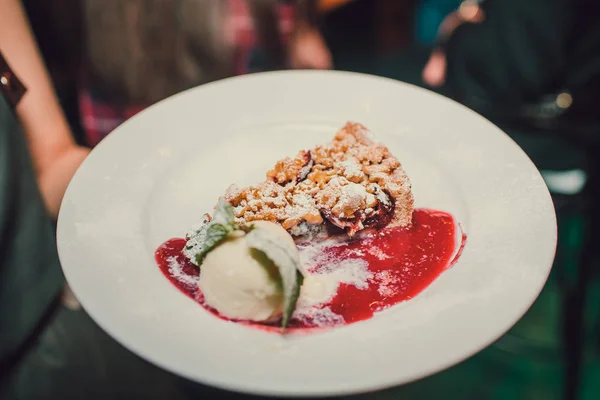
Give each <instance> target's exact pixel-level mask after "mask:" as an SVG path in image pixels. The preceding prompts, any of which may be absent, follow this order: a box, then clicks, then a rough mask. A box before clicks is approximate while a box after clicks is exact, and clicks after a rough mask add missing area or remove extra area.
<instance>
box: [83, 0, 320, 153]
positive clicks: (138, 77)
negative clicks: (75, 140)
mask: <svg viewBox="0 0 600 400" xmlns="http://www.w3.org/2000/svg"><path fill="white" fill-rule="evenodd" d="M84 1H85V7H84V9H85V13H84V14H85V25H86V29H87V35H86V38H87V39H86V46H85V48H86V50H85V51H86V54H87V70H86V76H85V81H84V85H83V91H82V95H81V99H80V111H81V116H82V121H83V127H84V130H85V132H86V134H87V139H88V143H89V144H90V145H92V146H93V145H95V144H97V143H98V142H99V141H100V140H101V139H102V138H104V137H105V136H106V135H107V134H108V133H109V132H110V131H112V130H113V129H114V128H115V127H116V126H118V125H119V124H120V123H121V122H123V121H124V120H125V119H127V118H129V117H131V116H133V115H135V114H136V113H137V112H139V111H140V110H142V109H144V108H145V107H147V106H149V105H151V104H153V103H155V102H157V101H159V100H161V99H163V98H165V97H168V96H170V95H172V94H175V93H177V92H179V91H182V90H185V89H188V88H190V87H193V86H196V85H200V84H203V83H207V82H212V81H215V80H218V79H222V78H225V77H229V76H234V75H241V74H245V73H249V72H255V71H260V70H275V69H283V68H315V69H327V68H330V67H331V65H332V61H331V55H330V54H329V50H328V49H327V47H326V45H325V41H324V40H323V38H322V36H321V34H320V32H319V29H318V27H317V21H316V19H317V7H318V4H317V2H316V1H314V0H297V1H289V0H288V1H281V0H222V1H214V0H160V1H158V0H132V1H127V2H121V1H105V0H84Z"/></svg>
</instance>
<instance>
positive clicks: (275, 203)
mask: <svg viewBox="0 0 600 400" xmlns="http://www.w3.org/2000/svg"><path fill="white" fill-rule="evenodd" d="M225 199H226V200H227V201H228V202H229V203H230V204H231V205H232V206H233V207H234V213H235V218H236V222H238V223H248V222H252V221H257V220H266V221H271V222H276V223H279V224H281V225H282V226H283V227H284V228H285V229H287V230H288V231H289V232H290V233H291V234H292V235H294V236H302V235H304V234H307V233H309V232H310V231H315V230H318V229H320V228H322V227H325V226H326V225H327V222H328V223H330V224H331V225H334V226H337V227H338V228H341V229H344V230H345V231H346V233H347V234H348V236H353V235H355V234H356V233H357V232H359V231H361V230H363V229H365V228H368V227H376V228H383V227H385V226H409V225H410V224H411V220H412V213H413V207H414V205H413V203H414V200H413V195H412V192H411V184H410V180H409V179H408V176H407V175H406V173H405V172H404V170H403V169H402V166H401V164H400V162H399V161H398V159H396V158H395V157H394V156H393V155H392V154H391V153H390V151H389V149H388V148H387V147H386V146H384V145H382V144H379V143H377V142H375V141H374V140H373V138H372V135H371V133H370V132H369V130H368V129H367V128H366V127H365V126H363V125H361V124H358V123H352V122H348V123H347V124H346V125H345V126H344V127H343V128H342V129H340V130H339V131H338V132H337V133H336V135H335V136H334V138H333V140H332V141H331V142H330V143H328V144H326V145H321V146H316V147H315V148H313V149H311V150H308V151H307V150H302V151H300V152H299V153H298V154H297V155H296V157H294V158H284V159H282V160H280V161H278V162H277V163H276V164H275V167H274V168H273V169H271V170H270V171H268V172H267V179H266V180H265V181H264V182H262V183H260V184H258V185H256V186H250V187H246V188H238V187H237V186H235V185H232V186H231V187H230V188H229V189H228V190H227V192H226V194H225Z"/></svg>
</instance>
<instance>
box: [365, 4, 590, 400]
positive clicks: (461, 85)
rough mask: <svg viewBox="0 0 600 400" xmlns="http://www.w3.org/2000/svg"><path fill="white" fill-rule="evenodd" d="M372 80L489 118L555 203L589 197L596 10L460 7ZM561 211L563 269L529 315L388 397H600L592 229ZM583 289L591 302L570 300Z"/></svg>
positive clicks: (383, 62) (559, 261)
mask: <svg viewBox="0 0 600 400" xmlns="http://www.w3.org/2000/svg"><path fill="white" fill-rule="evenodd" d="M367 72H371V73H376V74H378V75H383V76H387V77H391V78H394V79H398V80H402V81H406V82H409V83H412V84H415V85H418V86H422V87H426V88H430V89H433V90H435V91H438V92H440V93H442V94H444V95H446V96H449V97H452V98H454V99H456V100H458V101H459V102H461V103H463V104H465V105H467V106H468V107H470V108H472V109H474V110H475V111H478V112H480V113H481V114H483V115H484V116H485V117H488V118H490V119H491V120H492V121H493V122H495V123H496V124H498V125H499V126H500V127H502V128H503V129H504V130H505V132H506V133H507V134H508V135H509V136H511V137H512V138H513V139H514V140H515V141H516V142H517V143H518V144H519V145H520V146H521V147H522V148H523V149H524V150H525V151H526V153H527V154H528V155H529V157H530V158H531V159H532V160H533V161H534V163H535V164H536V166H537V167H538V168H539V169H540V170H541V172H542V175H543V176H544V178H545V179H546V182H547V183H548V185H549V187H550V189H551V191H552V192H553V195H554V196H553V197H554V200H555V201H557V199H565V198H569V197H570V198H573V197H574V196H576V195H577V194H579V193H582V191H583V189H584V188H585V185H586V179H587V178H586V176H585V173H584V171H586V170H587V167H588V166H589V165H590V161H591V159H590V158H591V157H595V156H594V155H591V154H590V153H589V151H587V152H586V150H587V149H586V147H588V148H593V147H592V143H593V142H592V141H589V142H587V143H590V144H588V145H587V146H586V145H585V144H584V145H582V144H581V142H580V143H579V144H577V142H576V141H575V140H581V139H580V138H578V139H576V138H575V135H576V132H577V131H578V130H580V129H581V127H582V126H585V127H587V128H589V130H592V131H595V132H596V134H595V136H596V138H597V137H598V136H597V132H600V114H599V113H598V110H597V108H598V106H599V105H600V5H599V4H598V2H597V1H594V0H483V1H476V0H472V1H471V0H467V1H463V2H462V3H461V5H460V6H459V8H458V9H457V10H455V11H453V12H451V13H450V14H449V15H448V16H447V17H446V18H445V19H444V20H443V22H442V23H441V25H440V28H439V31H438V37H437V39H436V41H435V45H434V46H433V48H427V47H425V46H415V47H413V48H410V49H407V50H406V51H404V52H402V53H398V54H394V55H391V56H387V57H382V58H381V59H379V60H376V61H374V62H373V63H372V64H371V66H370V69H369V70H368V71H367ZM458 129H460V127H458ZM592 136H594V135H592ZM591 139H593V138H591ZM596 165H597V163H596ZM592 172H594V171H592ZM595 172H597V171H595ZM573 178H575V179H573ZM591 190H592V191H594V190H595V191H597V190H598V189H597V188H591ZM588 193H589V192H588ZM565 201H566V200H565ZM558 206H559V204H557V217H558V225H559V241H558V243H559V247H558V249H557V255H556V260H555V264H554V268H553V270H552V272H551V275H550V278H549V280H548V283H547V284H546V286H545V288H544V290H543V291H542V293H541V294H540V296H539V298H538V299H537V300H536V302H535V303H534V304H533V306H532V307H531V309H530V310H529V311H528V312H527V314H526V315H525V316H524V317H523V318H522V319H521V320H520V321H519V322H518V323H517V324H516V325H515V327H513V328H512V329H511V330H510V331H509V333H508V334H507V335H505V336H503V337H502V338H500V339H499V340H498V341H497V342H496V343H495V344H493V345H492V346H490V347H489V348H487V349H485V350H483V351H482V352H480V353H479V354H477V355H475V356H473V357H472V358H470V359H469V360H467V361H465V362H464V363H462V364H460V365H458V366H456V367H453V368H451V369H449V370H447V371H444V372H441V373H439V374H437V375H435V376H432V377H429V378H426V379H423V380H421V381H418V382H415V383H412V384H409V385H406V386H404V387H402V388H398V389H396V390H391V391H390V392H389V393H390V394H391V395H393V396H399V397H400V396H402V397H406V398H438V397H441V396H442V395H443V394H445V393H450V392H453V393H455V394H456V397H457V398H460V399H481V398H485V399H506V398H516V399H534V398H535V399H538V398H539V399H544V400H546V399H563V398H568V399H572V398H573V399H586V400H587V399H590V400H591V399H597V398H599V396H600V394H599V393H600V383H599V382H600V356H599V355H598V354H600V353H599V350H600V348H599V347H598V339H597V338H598V334H599V333H600V332H599V330H598V329H599V327H600V303H599V302H598V299H599V298H600V279H598V271H597V270H596V271H595V272H593V273H592V274H591V275H590V277H589V278H588V280H587V281H583V282H582V281H581V279H580V278H579V276H580V275H581V274H582V271H581V263H580V262H581V254H582V253H581V251H582V247H581V246H582V243H581V237H582V236H583V234H584V232H586V230H588V229H590V228H588V227H587V225H589V224H590V223H593V222H591V221H589V218H590V217H589V216H588V215H587V214H581V211H578V209H577V208H576V209H575V210H572V209H569V208H559V207H558ZM591 206H592V207H595V206H596V205H594V204H592V205H591ZM594 228H595V229H597V227H594ZM534 245H535V244H534V243H532V246H534ZM581 284H583V285H584V286H585V287H583V286H581ZM582 290H584V291H585V293H586V294H585V295H586V296H587V298H588V300H587V302H585V301H583V300H579V301H573V299H577V298H579V299H581V296H583V295H582V294H580V293H578V291H582ZM574 315H581V319H580V320H577V319H576V318H574ZM575 325H577V326H575ZM578 330H580V331H579V332H578ZM579 341H582V343H580V344H577V342H579ZM579 368H581V369H579ZM390 398H391V397H390Z"/></svg>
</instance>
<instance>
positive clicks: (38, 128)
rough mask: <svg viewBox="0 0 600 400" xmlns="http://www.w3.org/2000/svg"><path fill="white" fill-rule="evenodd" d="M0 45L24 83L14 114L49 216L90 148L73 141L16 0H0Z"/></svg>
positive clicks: (53, 212)
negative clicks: (24, 92) (20, 128)
mask: <svg viewBox="0 0 600 400" xmlns="http://www.w3.org/2000/svg"><path fill="white" fill-rule="evenodd" d="M0 10H2V11H1V12H0V50H2V53H3V54H4V57H5V58H6V60H7V61H8V63H9V64H10V66H11V68H12V69H13V71H15V73H16V74H17V75H18V76H19V78H20V79H21V81H22V82H23V83H24V84H25V86H26V87H27V93H26V94H25V96H24V97H23V99H22V100H21V101H20V103H19V105H18V107H17V110H16V111H17V116H18V118H19V121H20V122H21V125H22V127H23V131H24V134H25V137H26V140H27V144H28V147H29V150H30V153H31V156H32V160H33V164H34V168H35V171H36V175H37V177H38V183H39V186H40V190H41V192H42V196H43V198H44V202H45V203H46V207H47V208H48V211H49V213H50V215H51V216H53V217H56V216H57V215H58V209H59V207H60V203H61V201H62V197H63V195H64V192H65V190H66V187H67V185H68V183H69V181H70V180H71V178H72V176H73V174H74V173H75V171H76V169H77V168H78V166H79V164H80V163H81V162H82V161H83V159H84V158H85V157H86V155H87V154H88V152H89V150H88V149H86V148H82V147H79V146H77V145H76V144H75V142H74V140H73V138H72V136H71V133H70V129H69V126H68V124H67V122H66V120H65V117H64V115H63V113H62V110H61V109H60V107H59V103H58V100H57V98H56V94H55V93H54V88H53V87H52V84H51V83H50V78H49V76H48V72H47V71H46V69H45V67H44V64H43V61H42V58H41V56H40V53H39V50H38V48H37V45H36V43H35V41H34V39H33V35H32V33H31V29H30V27H29V22H28V20H27V17H26V16H25V13H24V11H23V8H22V6H21V3H20V1H19V0H0Z"/></svg>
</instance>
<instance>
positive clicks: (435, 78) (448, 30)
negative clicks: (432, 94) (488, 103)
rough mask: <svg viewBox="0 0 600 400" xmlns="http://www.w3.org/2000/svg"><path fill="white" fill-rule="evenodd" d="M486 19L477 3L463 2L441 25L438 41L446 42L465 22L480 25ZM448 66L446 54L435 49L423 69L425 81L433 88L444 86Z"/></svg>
mask: <svg viewBox="0 0 600 400" xmlns="http://www.w3.org/2000/svg"><path fill="white" fill-rule="evenodd" d="M484 19H485V13H484V12H483V10H482V9H481V7H479V5H478V4H477V3H476V2H473V1H463V3H462V4H461V5H460V7H459V9H458V10H457V11H454V12H452V13H450V14H448V16H446V18H444V20H443V21H442V23H441V24H440V27H439V29H438V41H442V42H444V41H446V40H447V39H448V38H449V37H450V36H451V35H452V33H453V32H454V31H455V30H456V28H458V27H459V26H460V25H462V24H464V23H465V22H468V23H472V24H478V23H480V22H482V21H483V20H484ZM446 64H447V62H446V53H445V52H444V51H443V50H441V49H440V48H436V49H434V50H433V51H432V53H431V56H430V57H429V60H428V61H427V64H425V68H423V74H422V79H423V81H424V82H425V83H426V84H427V85H429V86H431V87H439V86H442V85H443V84H444V83H445V81H446V67H447V65H446Z"/></svg>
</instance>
